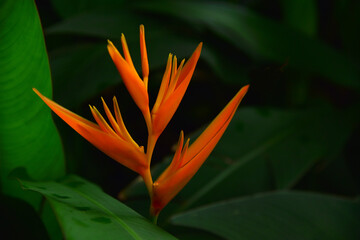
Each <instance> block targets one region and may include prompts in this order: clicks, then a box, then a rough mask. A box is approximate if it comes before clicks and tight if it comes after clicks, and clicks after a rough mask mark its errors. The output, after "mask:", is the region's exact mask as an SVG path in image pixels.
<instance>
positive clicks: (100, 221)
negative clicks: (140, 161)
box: [20, 176, 175, 240]
mask: <svg viewBox="0 0 360 240" xmlns="http://www.w3.org/2000/svg"><path fill="white" fill-rule="evenodd" d="M20 182H21V184H22V186H23V188H24V189H26V190H32V191H36V192H39V193H41V194H43V195H44V196H45V197H46V198H47V200H48V201H49V203H50V205H51V206H52V208H53V210H54V212H55V215H56V216H57V219H58V221H59V223H60V226H61V228H62V232H63V233H64V237H65V238H66V239H76V240H81V239H175V238H174V237H172V236H171V235H170V234H168V233H166V232H165V231H163V230H162V229H160V228H158V227H157V226H156V225H154V224H152V223H150V222H149V221H148V220H147V219H145V218H144V217H142V216H140V215H139V214H138V213H136V212H135V211H133V210H132V209H130V208H128V207H127V206H125V205H124V204H122V203H121V202H120V201H118V200H116V199H114V198H112V197H110V196H108V195H107V194H105V193H104V192H103V191H102V190H101V189H100V188H99V187H98V186H96V185H94V184H92V183H89V182H87V181H85V180H84V179H82V178H80V177H77V176H68V177H66V178H65V179H63V181H61V182H31V181H24V180H21V181H20Z"/></svg>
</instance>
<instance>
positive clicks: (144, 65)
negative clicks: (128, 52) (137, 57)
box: [140, 24, 149, 80]
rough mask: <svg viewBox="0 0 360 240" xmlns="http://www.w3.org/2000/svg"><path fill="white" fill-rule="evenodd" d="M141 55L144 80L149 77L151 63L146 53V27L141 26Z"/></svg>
mask: <svg viewBox="0 0 360 240" xmlns="http://www.w3.org/2000/svg"><path fill="white" fill-rule="evenodd" d="M140 53H141V67H142V74H143V79H144V80H145V78H147V77H148V76H149V62H148V56H147V51H146V43H145V28H144V25H142V24H141V25H140Z"/></svg>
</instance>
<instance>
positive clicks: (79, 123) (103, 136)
mask: <svg viewBox="0 0 360 240" xmlns="http://www.w3.org/2000/svg"><path fill="white" fill-rule="evenodd" d="M33 90H34V92H35V93H36V94H37V95H38V96H39V97H40V98H41V99H42V100H43V101H44V102H45V103H46V104H47V105H48V106H49V107H50V108H51V110H53V111H54V112H55V113H56V114H57V115H58V116H59V117H60V118H61V119H62V120H64V121H65V122H66V123H67V124H68V125H69V126H70V127H72V128H73V129H74V130H75V131H76V132H78V133H79V134H80V135H81V136H82V137H84V138H85V139H86V140H88V141H89V142H90V143H91V144H93V145H94V146H95V147H97V148H98V149H99V150H101V151H102V152H104V153H105V154H106V155H108V156H109V157H111V158H112V159H114V160H116V161H118V162H119V163H121V164H122V165H124V166H126V167H128V168H130V169H131V170H133V171H135V172H137V173H139V174H140V175H141V176H144V175H145V174H146V171H147V170H148V168H149V165H148V163H147V158H146V155H145V153H144V148H143V147H139V146H138V144H137V143H136V142H135V141H134V140H133V139H132V138H131V136H130V134H129V132H128V131H127V129H126V127H125V124H124V121H123V119H122V116H121V113H120V109H119V106H118V103H117V100H116V98H115V97H114V98H113V103H114V112H115V118H114V117H113V115H112V114H111V111H110V110H109V108H108V106H107V105H106V103H105V101H104V100H103V99H102V102H103V106H104V110H105V113H106V115H107V117H108V119H109V121H110V124H111V126H112V127H110V126H109V125H108V123H107V122H106V120H105V119H104V118H103V116H102V115H101V114H100V113H99V111H98V110H97V109H96V108H95V107H92V106H90V110H91V112H92V114H93V116H94V119H95V121H96V122H97V124H95V123H93V122H91V121H88V120H86V119H84V118H82V117H80V116H79V115H77V114H75V113H73V112H71V111H69V110H67V109H65V108H64V107H62V106H60V105H59V104H57V103H55V102H54V101H52V100H50V99H49V98H47V97H45V96H43V95H42V94H41V93H40V92H39V91H38V90H37V89H35V88H34V89H33Z"/></svg>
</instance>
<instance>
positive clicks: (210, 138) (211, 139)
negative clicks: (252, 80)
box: [151, 85, 249, 215]
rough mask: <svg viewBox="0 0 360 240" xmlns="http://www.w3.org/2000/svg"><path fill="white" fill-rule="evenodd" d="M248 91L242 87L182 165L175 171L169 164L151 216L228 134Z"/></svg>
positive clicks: (159, 183)
mask: <svg viewBox="0 0 360 240" xmlns="http://www.w3.org/2000/svg"><path fill="white" fill-rule="evenodd" d="M248 88H249V85H247V86H244V87H243V88H241V89H240V91H239V92H238V93H237V94H236V95H235V97H234V98H233V99H232V100H231V101H230V102H229V103H228V104H227V105H226V107H225V108H224V109H223V110H222V111H221V112H220V113H219V114H218V116H217V117H216V118H215V119H214V120H213V121H212V122H211V124H210V125H209V126H208V127H207V128H206V129H205V131H204V132H203V133H202V134H201V135H200V136H199V137H198V138H197V139H196V141H195V142H194V143H193V144H192V145H191V146H190V147H189V148H188V149H187V151H186V152H185V153H184V154H182V156H181V158H180V161H181V163H180V165H179V163H176V165H177V167H176V169H175V171H174V166H172V164H170V166H169V167H168V168H169V169H166V170H165V171H164V173H166V176H165V177H162V176H160V178H159V180H157V181H156V182H155V183H154V189H153V198H152V206H151V211H152V214H154V215H157V214H158V213H159V212H160V211H161V209H162V208H163V207H164V206H166V205H167V204H168V202H169V201H170V200H171V199H172V198H173V197H175V196H176V194H178V193H179V191H180V190H181V189H182V188H183V187H184V186H185V185H186V184H187V183H188V182H189V181H190V179H191V178H192V177H193V176H194V175H195V174H196V172H197V171H198V170H199V168H200V167H201V165H202V164H203V163H204V161H205V160H206V158H207V157H208V156H209V155H210V153H211V152H212V150H213V149H214V148H215V146H216V144H217V143H218V141H219V140H220V138H221V136H222V135H223V133H224V132H225V130H226V128H227V126H228V125H229V123H230V121H231V119H232V117H233V116H234V114H235V112H236V109H237V107H238V106H239V104H240V102H241V100H242V98H243V97H244V96H245V94H246V92H247V90H248ZM184 149H185V148H184ZM174 160H175V161H176V162H178V161H179V160H178V159H175V158H174Z"/></svg>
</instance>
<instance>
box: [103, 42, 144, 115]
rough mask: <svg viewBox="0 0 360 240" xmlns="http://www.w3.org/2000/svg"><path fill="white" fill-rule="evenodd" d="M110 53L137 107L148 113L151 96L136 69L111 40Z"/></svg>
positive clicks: (109, 44) (109, 43)
mask: <svg viewBox="0 0 360 240" xmlns="http://www.w3.org/2000/svg"><path fill="white" fill-rule="evenodd" d="M108 51H109V54H110V57H111V59H112V60H113V62H114V63H115V66H116V68H117V69H118V71H119V73H120V75H121V77H122V79H123V81H124V84H125V86H126V88H127V90H128V91H129V93H130V95H131V97H132V98H133V100H134V101H135V103H136V105H137V106H138V107H139V108H140V110H141V111H142V112H143V113H144V112H147V111H148V109H149V96H148V93H147V90H146V86H145V85H144V83H143V81H142V80H141V78H140V77H139V75H138V74H137V72H136V70H135V68H134V67H133V66H131V65H130V64H129V62H127V61H125V59H124V58H123V57H122V56H121V54H120V53H119V51H118V50H117V49H116V47H115V46H114V45H113V43H112V42H111V41H109V40H108Z"/></svg>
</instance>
